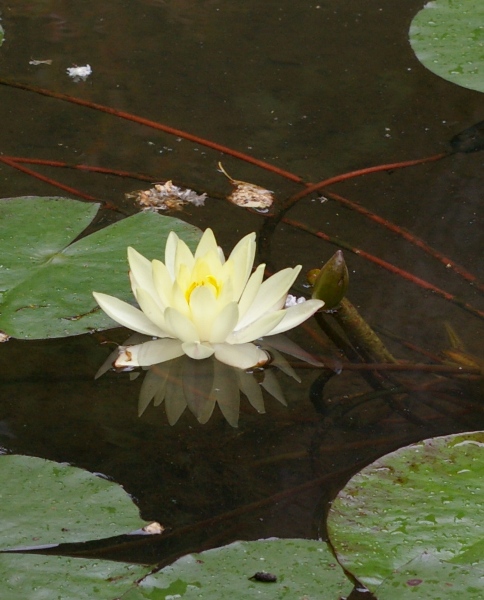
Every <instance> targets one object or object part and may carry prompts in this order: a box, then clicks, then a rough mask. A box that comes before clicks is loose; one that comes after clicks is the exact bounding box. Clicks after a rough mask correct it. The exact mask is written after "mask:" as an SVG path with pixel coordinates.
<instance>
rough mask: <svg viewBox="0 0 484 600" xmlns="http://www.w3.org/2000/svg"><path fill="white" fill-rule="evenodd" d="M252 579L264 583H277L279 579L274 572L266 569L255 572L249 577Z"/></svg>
mask: <svg viewBox="0 0 484 600" xmlns="http://www.w3.org/2000/svg"><path fill="white" fill-rule="evenodd" d="M249 579H252V581H262V582H263V583H275V582H276V581H277V576H276V575H274V574H273V573H267V572H266V571H258V572H257V573H254V575H252V577H249Z"/></svg>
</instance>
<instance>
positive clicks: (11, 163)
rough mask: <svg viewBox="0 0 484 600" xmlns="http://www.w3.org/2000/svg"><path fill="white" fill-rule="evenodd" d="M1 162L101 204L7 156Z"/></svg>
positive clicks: (0, 157) (95, 199) (91, 197)
mask: <svg viewBox="0 0 484 600" xmlns="http://www.w3.org/2000/svg"><path fill="white" fill-rule="evenodd" d="M0 162H3V163H5V164H6V165H8V166H9V167H13V168H14V169H18V170H19V171H22V172H23V173H27V175H30V176H31V177H35V178H36V179H40V181H44V182H45V183H48V184H49V185H53V186H55V187H58V188H60V189H61V190H64V191H65V192H68V193H69V194H73V195H74V196H78V197H79V198H83V199H84V200H89V201H90V202H101V201H100V200H98V199H97V198H94V196H89V194H84V193H83V192H81V191H79V190H76V189H75V188H72V187H69V186H68V185H64V184H63V183H60V181H56V180H55V179H50V178H49V177H45V175H41V174H40V173H36V172H35V171H32V169H29V168H27V167H22V166H21V165H19V164H18V163H16V162H15V161H14V160H11V159H10V158H7V157H5V156H0ZM102 204H104V205H105V206H106V203H105V202H103V203H102Z"/></svg>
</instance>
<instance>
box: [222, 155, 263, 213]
mask: <svg viewBox="0 0 484 600" xmlns="http://www.w3.org/2000/svg"><path fill="white" fill-rule="evenodd" d="M218 168H219V170H220V172H221V173H223V174H224V175H225V177H227V179H228V180H229V181H230V183H231V184H232V185H234V186H235V190H234V191H233V192H232V193H231V194H230V196H227V200H230V202H232V203H233V204H236V205H237V206H242V207H244V208H255V209H256V210H259V211H260V212H267V211H268V210H269V208H270V207H271V206H272V204H273V202H274V193H273V192H271V191H270V190H266V189H265V188H263V187H260V186H259V185H255V184H253V183H247V182H246V181H238V180H237V179H232V177H230V175H229V174H228V173H227V171H226V170H225V169H224V168H223V166H222V163H220V162H219V163H218Z"/></svg>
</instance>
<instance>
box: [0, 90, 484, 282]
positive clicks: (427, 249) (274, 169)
mask: <svg viewBox="0 0 484 600" xmlns="http://www.w3.org/2000/svg"><path fill="white" fill-rule="evenodd" d="M0 84H1V85H6V86H9V87H15V88H18V89H22V90H26V91H31V92H35V93H37V94H42V95H44V96H48V97H51V98H56V99H58V100H64V101H66V102H71V103H72V104H78V105H80V106H84V107H87V108H91V109H94V110H99V111H101V112H105V113H107V114H111V115H114V116H117V117H120V118H122V119H126V120H128V121H133V122H135V123H139V124H140V125H146V126H148V127H151V128H153V129H158V130H161V131H164V132H166V133H169V134H171V135H176V136H178V137H181V138H184V139H187V140H190V141H192V142H195V143H197V144H200V145H203V146H207V147H208V148H212V149H213V150H217V151H219V152H223V153H224V154H228V155H230V156H233V157H234V158H238V159H240V160H243V161H245V162H248V163H252V164H254V165H256V166H258V167H260V168H262V169H265V170H267V171H270V172H272V173H275V174H277V175H280V176H282V177H285V178H286V179H289V180H291V181H294V182H296V183H302V184H304V185H305V186H306V187H305V189H304V190H301V191H300V192H298V193H297V194H295V195H293V196H291V197H290V198H289V199H288V200H287V201H286V202H285V204H284V206H283V208H282V209H281V211H280V212H279V214H278V215H277V216H275V217H274V219H275V221H276V224H277V222H279V220H281V219H282V217H283V215H284V214H285V213H286V212H287V211H288V210H289V208H291V206H293V205H294V204H295V203H296V202H297V201H298V200H299V199H301V198H303V197H305V196H307V195H308V194H310V193H311V192H314V191H318V190H320V189H322V188H323V187H326V186H329V185H331V184H334V183H338V182H341V181H346V180H348V179H352V178H355V177H360V176H362V175H368V174H370V173H378V172H381V171H390V170H395V169H401V168H406V167H412V166H415V165H419V164H424V163H427V162H434V161H437V160H441V159H442V158H445V157H447V156H449V153H447V152H441V153H440V154H435V155H433V156H428V157H425V158H420V159H415V160H408V161H403V162H396V163H389V164H385V165H377V166H373V167H366V168H364V169H358V170H356V171H350V172H348V173H343V174H340V175H335V176H334V177H330V178H328V179H324V180H323V181H320V182H319V183H315V184H310V183H305V182H304V181H303V179H302V178H301V177H299V176H298V175H295V174H294V173H290V172H289V171H285V170H283V169H280V168H279V167H276V166H274V165H272V164H270V163H267V162H265V161H261V160H259V159H256V158H254V157H252V156H250V155H248V154H244V153H242V152H239V151H237V150H233V149H231V148H228V147H227V146H223V145H221V144H217V143H216V142H212V141H210V140H206V139H204V138H201V137H198V136H195V135H192V134H190V133H188V132H185V131H182V130H180V129H175V128H173V127H170V126H168V125H164V124H162V123H157V122H156V121H151V120H149V119H145V118H143V117H138V116H136V115H132V114H130V113H127V112H124V111H119V110H116V109H114V108H111V107H109V106H104V105H102V104H98V103H95V102H90V101H88V100H82V99H80V98H75V97H73V96H68V95H67V94H61V93H57V92H52V91H50V90H46V89H44V88H38V87H36V86H30V85H27V84H21V83H17V82H11V81H7V80H5V79H2V78H0ZM4 162H6V161H4ZM19 162H20V161H19ZM7 164H9V163H7ZM39 164H40V163H39ZM10 166H14V165H13V164H11V165H10ZM15 168H19V169H20V170H24V172H25V173H29V174H31V175H33V176H34V177H37V178H38V179H42V180H44V181H47V182H50V183H52V182H53V180H49V179H48V178H43V176H41V175H39V174H36V173H35V172H34V171H29V170H25V169H21V168H20V167H18V166H17V167H15ZM75 168H83V167H81V166H79V167H75ZM86 170H92V171H95V170H98V171H99V172H104V171H103V170H102V168H101V167H99V168H97V169H96V168H95V167H92V168H88V167H86ZM112 173H113V172H112ZM119 173H125V172H121V171H120V172H119ZM121 176H126V177H129V176H130V175H128V174H123V175H121ZM52 185H57V187H60V188H61V189H65V190H67V191H70V192H71V193H73V194H75V195H77V196H79V197H81V198H85V199H89V200H95V199H94V198H92V197H91V196H86V195H84V194H82V192H79V191H77V190H73V189H72V188H68V187H67V186H63V184H59V183H52ZM331 196H332V197H333V199H336V198H337V196H336V195H333V194H332V195H331ZM339 198H340V199H339V200H338V201H340V202H342V200H344V199H342V198H341V197H339ZM346 203H347V206H349V205H350V204H352V205H353V208H354V210H359V212H361V213H362V214H364V215H366V216H367V217H368V218H371V219H373V220H374V221H376V222H379V223H380V224H382V225H384V226H385V227H388V228H389V229H391V230H392V231H394V232H395V233H397V234H399V235H401V236H402V237H404V238H405V239H407V240H408V241H410V242H411V243H413V244H415V245H416V246H418V247H419V248H421V249H422V250H424V251H425V252H427V253H428V254H430V255H431V256H434V258H437V259H438V260H439V261H440V262H443V263H444V264H445V265H446V266H449V267H450V268H452V269H453V270H454V271H455V272H456V273H458V274H459V275H461V276H462V277H463V278H464V279H466V280H467V281H470V282H471V283H473V284H474V285H475V286H476V288H477V289H479V290H480V291H484V285H483V284H481V283H479V282H478V281H477V278H476V277H475V276H474V275H472V273H469V272H468V271H467V270H466V269H464V268H463V267H461V266H459V265H458V264H456V263H455V262H454V261H452V260H451V259H448V258H447V257H446V256H444V255H442V254H440V253H439V252H438V251H437V250H434V249H433V248H431V247H430V246H428V245H427V244H425V242H423V241H422V240H420V239H418V238H416V237H415V236H413V235H412V234H410V233H409V232H406V231H405V230H403V229H401V228H399V227H398V226H397V225H394V224H392V223H390V222H389V221H386V220H385V219H383V218H382V217H378V216H377V215H374V214H373V213H371V211H367V210H366V209H363V207H359V209H357V208H356V206H358V205H356V204H355V203H350V201H346ZM362 255H363V254H362Z"/></svg>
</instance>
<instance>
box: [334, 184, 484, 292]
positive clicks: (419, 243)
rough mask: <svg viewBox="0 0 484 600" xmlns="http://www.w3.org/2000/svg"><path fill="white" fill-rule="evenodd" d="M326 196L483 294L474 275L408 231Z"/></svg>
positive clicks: (355, 205) (357, 206)
mask: <svg viewBox="0 0 484 600" xmlns="http://www.w3.org/2000/svg"><path fill="white" fill-rule="evenodd" d="M326 195H327V196H328V198H330V199H331V200H334V201H335V202H338V203H339V204H342V205H343V206H346V207H347V208H350V209H351V210H354V211H355V212H358V213H360V214H362V215H364V216H365V217H367V218H368V219H370V220H371V221H374V222H375V223H378V224H379V225H382V226H383V227H386V229H389V230H390V231H391V232H393V233H395V234H397V235H399V236H401V237H403V238H404V239H405V240H407V241H408V242H410V243H412V244H413V245H414V246H417V248H420V249H421V250H423V251H424V252H426V253H427V254H429V255H430V256H433V257H434V258H436V259H437V260H438V261H440V262H441V263H442V264H443V265H445V266H446V267H447V268H449V269H452V270H453V271H454V272H455V273H457V274H458V275H460V276H461V277H462V278H463V279H465V280H466V281H468V282H470V283H472V285H473V286H474V287H475V288H477V289H478V290H479V291H481V292H484V284H482V283H480V282H479V280H478V279H477V277H476V276H475V275H473V274H472V273H470V272H469V271H467V269H464V267H462V266H460V265H458V264H457V263H456V262H454V261H453V260H452V259H451V258H448V257H447V256H445V255H444V254H441V253H440V252H439V251H438V250H436V249H435V248H432V247H431V246H429V245H428V244H426V243H425V242H424V241H423V240H422V239H420V238H418V237H417V236H415V235H413V234H412V233H410V232H409V231H407V230H405V229H403V228H402V227H399V226H398V225H395V223H392V222H391V221H387V220H386V219H384V218H383V217H380V216H379V215H376V214H375V213H373V212H371V211H370V210H368V209H367V208H365V207H363V206H361V204H358V203H357V202H353V201H351V200H348V199H347V198H343V196H340V195H339V194H334V193H332V192H329V193H326Z"/></svg>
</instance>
